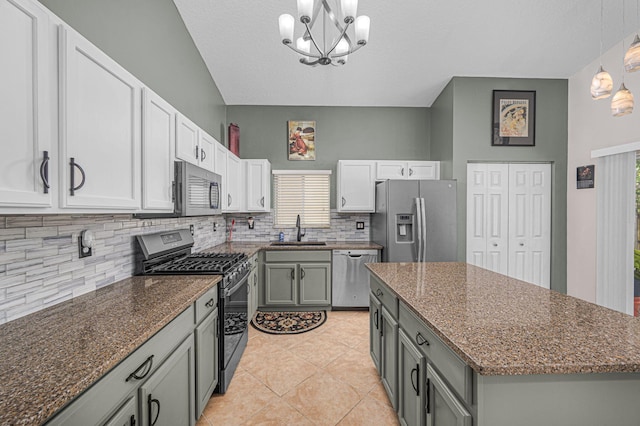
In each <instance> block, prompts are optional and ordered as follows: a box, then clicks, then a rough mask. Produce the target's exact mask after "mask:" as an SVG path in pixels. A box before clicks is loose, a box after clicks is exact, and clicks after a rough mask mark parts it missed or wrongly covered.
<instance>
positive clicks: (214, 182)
mask: <svg viewBox="0 0 640 426" xmlns="http://www.w3.org/2000/svg"><path fill="white" fill-rule="evenodd" d="M221 181H222V178H221V177H220V175H219V174H216V173H213V172H210V171H208V170H205V169H203V168H202V167H198V166H194V165H193V164H189V163H187V162H184V161H176V162H175V200H174V201H175V207H174V208H175V212H174V213H175V215H176V216H207V215H215V214H222V201H221V200H222V186H221Z"/></svg>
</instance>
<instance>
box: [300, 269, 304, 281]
mask: <svg viewBox="0 0 640 426" xmlns="http://www.w3.org/2000/svg"><path fill="white" fill-rule="evenodd" d="M300 279H304V269H302V268H300Z"/></svg>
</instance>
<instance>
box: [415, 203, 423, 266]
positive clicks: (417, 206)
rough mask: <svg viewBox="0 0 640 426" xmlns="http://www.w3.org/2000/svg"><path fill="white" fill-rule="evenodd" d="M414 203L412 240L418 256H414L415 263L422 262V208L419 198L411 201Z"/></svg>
mask: <svg viewBox="0 0 640 426" xmlns="http://www.w3.org/2000/svg"><path fill="white" fill-rule="evenodd" d="M413 202H414V209H415V214H414V215H413V217H414V220H415V225H416V226H415V229H416V233H415V235H416V238H415V240H414V243H413V244H414V247H416V251H417V252H418V255H417V256H416V258H415V259H414V261H415V262H421V261H422V213H421V211H422V206H421V204H420V198H415V199H414V200H413Z"/></svg>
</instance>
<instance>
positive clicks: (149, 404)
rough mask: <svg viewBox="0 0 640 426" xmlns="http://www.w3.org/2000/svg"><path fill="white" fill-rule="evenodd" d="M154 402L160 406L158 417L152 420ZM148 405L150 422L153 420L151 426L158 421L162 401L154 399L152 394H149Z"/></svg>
mask: <svg viewBox="0 0 640 426" xmlns="http://www.w3.org/2000/svg"><path fill="white" fill-rule="evenodd" d="M153 404H156V405H157V406H158V412H157V413H156V418H155V419H153V421H151V417H152V415H153ZM147 405H148V406H149V422H151V423H150V424H151V426H153V425H155V424H156V422H157V421H158V417H160V401H158V400H157V399H153V398H152V397H151V394H149V398H148V399H147Z"/></svg>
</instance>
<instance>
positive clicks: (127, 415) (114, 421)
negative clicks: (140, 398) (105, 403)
mask: <svg viewBox="0 0 640 426" xmlns="http://www.w3.org/2000/svg"><path fill="white" fill-rule="evenodd" d="M137 424H139V423H138V402H137V400H136V395H135V394H134V395H131V396H130V397H129V399H127V402H125V403H124V405H123V406H122V407H120V409H118V411H117V412H116V413H115V414H114V415H113V417H111V419H109V421H107V423H105V426H135V425H137Z"/></svg>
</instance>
